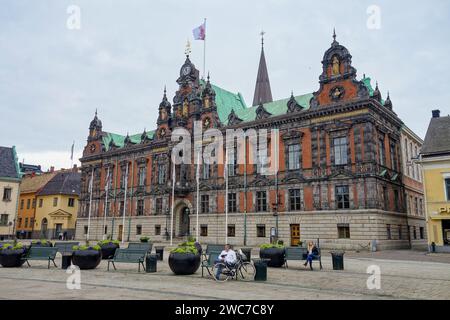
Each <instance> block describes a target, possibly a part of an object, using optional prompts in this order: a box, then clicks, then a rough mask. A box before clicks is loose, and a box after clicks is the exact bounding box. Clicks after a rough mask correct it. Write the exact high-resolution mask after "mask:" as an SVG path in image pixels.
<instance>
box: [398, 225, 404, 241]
mask: <svg viewBox="0 0 450 320" xmlns="http://www.w3.org/2000/svg"><path fill="white" fill-rule="evenodd" d="M402 238H403V235H402V226H398V239H399V240H402Z"/></svg>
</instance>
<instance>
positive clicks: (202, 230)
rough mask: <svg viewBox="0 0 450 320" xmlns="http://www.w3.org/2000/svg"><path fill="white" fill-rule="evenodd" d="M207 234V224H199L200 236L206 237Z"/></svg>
mask: <svg viewBox="0 0 450 320" xmlns="http://www.w3.org/2000/svg"><path fill="white" fill-rule="evenodd" d="M207 236H208V225H207V224H201V225H200V237H207Z"/></svg>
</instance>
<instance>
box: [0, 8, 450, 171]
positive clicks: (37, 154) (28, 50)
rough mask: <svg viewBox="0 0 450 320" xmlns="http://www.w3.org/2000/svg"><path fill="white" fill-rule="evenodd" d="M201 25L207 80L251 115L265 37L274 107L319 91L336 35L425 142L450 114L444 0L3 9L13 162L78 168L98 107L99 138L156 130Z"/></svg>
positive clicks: (2, 81)
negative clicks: (433, 121)
mask: <svg viewBox="0 0 450 320" xmlns="http://www.w3.org/2000/svg"><path fill="white" fill-rule="evenodd" d="M71 6H76V7H77V8H79V15H77V14H75V15H74V11H72V9H71V8H73V7H71ZM374 6H375V7H374ZM374 8H375V9H374ZM77 17H79V19H77ZM74 18H75V20H74ZM204 18H207V25H206V69H207V71H209V72H210V75H211V82H213V83H214V84H216V85H218V86H220V87H223V88H225V89H227V90H230V91H232V92H241V93H242V94H243V96H244V99H245V101H246V103H247V105H251V103H252V99H253V91H254V85H255V80H256V73H257V67H258V62H259V55H260V50H261V44H260V43H261V40H260V35H259V34H260V32H261V30H264V31H265V32H266V34H265V41H264V42H265V46H264V48H265V55H266V61H267V66H268V71H269V77H270V82H271V87H272V95H273V98H274V100H277V99H282V98H286V97H288V96H289V95H290V93H291V91H293V92H294V94H296V95H297V94H298V95H300V94H305V93H311V92H314V91H316V90H317V89H318V88H319V83H318V78H319V75H320V74H321V71H322V70H321V68H322V66H321V61H322V58H323V54H324V52H325V51H326V50H327V49H328V48H329V47H330V45H331V42H332V33H333V28H336V33H337V40H338V41H339V42H340V44H342V45H344V46H345V47H347V49H348V50H349V51H350V53H351V54H352V56H353V66H354V67H355V68H356V69H357V71H358V78H361V77H362V75H363V74H366V76H369V77H371V78H372V82H373V84H374V83H375V81H378V83H379V88H380V90H381V92H382V94H383V97H386V93H387V91H389V92H390V96H391V100H392V102H393V106H394V111H395V112H396V113H397V114H398V115H399V117H400V118H401V119H402V120H403V121H404V122H405V124H406V125H407V126H408V127H410V128H411V129H412V130H413V131H414V132H416V133H417V134H418V135H419V136H420V137H422V138H423V137H424V136H425V133H426V129H427V127H428V123H429V119H430V118H431V110H433V109H440V110H441V115H447V114H449V113H450V90H449V89H450V88H449V80H448V79H449V76H448V75H449V74H450V59H449V54H450V41H449V40H448V39H449V36H448V35H449V31H450V2H449V1H448V0H433V1H403V0H396V1H381V0H380V1H376V0H370V1H366V0H341V1H339V3H337V1H332V0H330V1H300V0H258V1H256V0H248V1H243V0H240V1H236V0H227V1H225V0H221V1H218V0H216V1H208V0H205V1H200V0H197V1H196V0H178V1H175V0H164V1H157V0H152V1H147V0H70V1H66V0H58V1H57V0H40V1H33V0H27V1H24V0H3V1H1V3H0V111H1V112H0V123H1V125H0V145H2V146H12V145H15V146H16V149H17V152H18V157H19V161H22V160H25V162H26V163H31V164H40V165H42V167H43V168H44V169H48V168H49V167H50V166H54V167H55V168H57V169H59V168H68V167H69V166H70V165H71V160H70V148H71V145H72V143H73V142H75V163H77V162H78V159H79V158H80V157H81V153H82V149H83V147H84V146H85V144H86V139H87V135H88V127H89V123H90V121H91V120H92V118H93V116H94V113H95V110H96V109H98V115H99V118H100V119H101V120H102V122H103V130H105V131H108V132H115V133H119V134H123V135H126V134H127V132H129V133H130V134H133V133H140V132H143V130H144V128H146V129H147V131H148V130H152V129H154V128H155V126H156V119H157V114H158V112H157V110H158V105H159V103H160V101H161V98H162V94H163V89H164V86H165V85H167V91H168V96H169V97H170V99H172V97H173V96H174V93H175V90H176V89H177V84H176V82H175V80H176V79H177V77H178V75H179V70H180V67H181V65H182V64H183V63H184V60H185V55H184V51H185V46H186V42H187V40H190V41H191V45H192V52H191V56H190V57H191V60H192V62H193V63H194V64H195V65H196V67H197V69H199V70H200V71H201V72H202V71H203V70H202V69H203V67H202V65H203V42H202V41H195V40H193V37H192V29H193V28H195V27H197V26H199V25H200V24H201V23H202V22H203V19H204ZM74 21H75V24H74ZM78 22H79V24H77V23H78ZM74 26H75V27H77V26H79V28H73V27H74Z"/></svg>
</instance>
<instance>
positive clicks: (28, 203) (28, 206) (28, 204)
mask: <svg viewBox="0 0 450 320" xmlns="http://www.w3.org/2000/svg"><path fill="white" fill-rule="evenodd" d="M30 206H31V199H27V209H30Z"/></svg>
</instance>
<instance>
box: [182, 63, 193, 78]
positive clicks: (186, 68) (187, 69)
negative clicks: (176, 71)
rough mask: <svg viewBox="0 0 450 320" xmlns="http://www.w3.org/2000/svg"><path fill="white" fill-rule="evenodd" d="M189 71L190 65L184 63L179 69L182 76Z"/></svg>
mask: <svg viewBox="0 0 450 320" xmlns="http://www.w3.org/2000/svg"><path fill="white" fill-rule="evenodd" d="M189 73H191V66H190V65H186V66H184V67H183V68H182V69H181V74H182V75H183V76H187V75H188V74H189Z"/></svg>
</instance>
